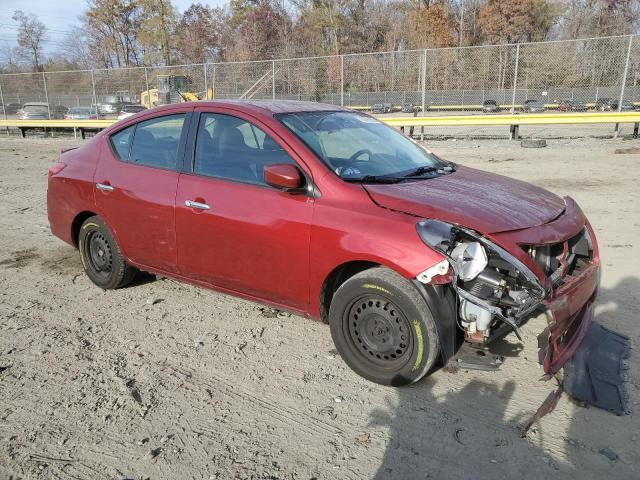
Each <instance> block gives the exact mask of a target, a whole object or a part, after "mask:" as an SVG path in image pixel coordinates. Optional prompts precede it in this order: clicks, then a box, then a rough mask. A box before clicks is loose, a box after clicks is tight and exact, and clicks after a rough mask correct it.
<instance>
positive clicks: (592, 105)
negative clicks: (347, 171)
mask: <svg viewBox="0 0 640 480" xmlns="http://www.w3.org/2000/svg"><path fill="white" fill-rule="evenodd" d="M633 105H635V106H636V107H640V102H633ZM414 106H415V107H416V108H418V109H419V110H418V111H420V110H422V105H414ZM483 106H484V105H470V104H465V105H432V104H429V105H427V111H429V110H482V107H483ZM498 106H499V107H500V110H505V111H509V110H511V108H512V105H511V104H510V103H509V104H504V105H498ZM584 106H585V107H587V108H595V106H596V104H595V103H593V102H591V103H585V104H584ZM371 107H372V106H371V105H349V106H348V107H347V108H350V109H351V110H371ZM513 107H514V108H515V109H516V110H522V107H523V105H521V104H517V103H516V104H515V105H513ZM559 107H560V104H558V103H545V104H544V108H546V109H547V110H556V109H558V108H559ZM391 109H392V110H393V111H397V112H399V111H400V110H401V109H402V105H392V106H391Z"/></svg>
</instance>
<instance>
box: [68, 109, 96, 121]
mask: <svg viewBox="0 0 640 480" xmlns="http://www.w3.org/2000/svg"><path fill="white" fill-rule="evenodd" d="M64 119H65V120H97V119H98V112H97V110H96V108H95V107H71V108H70V109H69V111H68V112H67V113H65V114H64Z"/></svg>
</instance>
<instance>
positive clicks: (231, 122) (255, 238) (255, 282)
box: [176, 110, 313, 309]
mask: <svg viewBox="0 0 640 480" xmlns="http://www.w3.org/2000/svg"><path fill="white" fill-rule="evenodd" d="M196 117H199V120H198V122H199V123H198V124H196ZM192 129H193V130H194V133H196V132H197V137H196V139H195V151H194V152H193V154H192V158H191V160H192V162H191V165H188V167H187V162H186V160H185V170H186V171H185V173H183V174H182V175H181V176H180V180H179V185H178V192H177V196H176V232H177V241H178V264H179V268H180V271H181V273H182V274H183V275H184V276H187V277H190V278H193V279H195V280H198V281H203V282H206V283H209V284H212V285H215V286H218V287H222V288H225V289H229V290H233V291H235V292H239V293H243V294H246V295H250V296H254V297H258V298H262V299H266V300H269V301H271V302H274V303H279V304H283V305H286V306H290V307H293V308H297V309H304V308H306V307H307V303H308V300H309V285H308V283H309V238H310V225H311V218H312V213H313V198H311V197H310V196H307V195H291V194H288V193H285V192H282V191H280V190H277V189H275V188H272V187H270V186H268V185H266V184H265V182H264V180H263V167H264V166H265V165H267V164H274V163H290V164H294V165H296V166H298V168H299V170H300V171H301V172H306V173H303V175H305V176H306V177H307V178H311V177H310V175H309V172H308V170H306V167H305V166H304V165H303V164H301V163H297V162H296V160H295V159H294V158H295V153H294V152H293V151H292V150H291V149H290V148H289V147H288V146H287V145H286V144H285V143H284V142H282V140H281V139H279V138H278V137H277V136H275V135H274V134H273V132H270V131H269V130H268V127H266V126H265V125H261V124H259V123H257V122H256V120H255V119H252V117H249V116H246V115H242V114H240V113H237V112H235V113H230V112H228V111H224V110H218V111H215V112H208V111H203V112H202V113H200V114H198V113H196V114H194V120H193V126H192ZM188 157H189V155H186V156H185V158H188ZM194 202H195V203H194Z"/></svg>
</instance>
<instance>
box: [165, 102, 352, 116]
mask: <svg viewBox="0 0 640 480" xmlns="http://www.w3.org/2000/svg"><path fill="white" fill-rule="evenodd" d="M178 105H182V106H185V107H187V106H199V107H202V106H211V107H228V108H232V109H235V110H241V111H245V112H247V113H250V112H254V113H260V114H263V115H268V116H273V115H276V114H280V113H300V112H335V111H345V112H351V111H352V110H349V109H347V108H344V107H340V106H338V105H330V104H327V103H318V102H305V101H299V100H206V101H203V100H199V101H197V102H185V103H181V104H175V103H174V104H169V105H163V106H161V107H156V108H155V109H153V111H156V112H160V111H162V110H171V109H173V108H175V107H176V106H178Z"/></svg>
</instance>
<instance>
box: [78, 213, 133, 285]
mask: <svg viewBox="0 0 640 480" xmlns="http://www.w3.org/2000/svg"><path fill="white" fill-rule="evenodd" d="M78 249H79V250H80V259H81V260H82V265H83V267H84V270H85V272H86V273H87V276H88V277H89V278H90V279H91V281H92V282H93V283H95V284H96V285H97V286H99V287H100V288H103V289H105V290H109V289H113V288H119V287H123V286H125V285H127V284H128V283H130V282H131V280H133V278H134V277H135V274H136V272H137V270H136V269H135V268H133V267H131V266H129V265H127V263H126V262H125V260H124V257H123V256H122V254H121V252H120V249H119V248H118V245H117V243H116V242H115V240H114V238H113V235H112V234H111V232H110V231H109V228H108V227H107V225H106V224H105V223H104V222H103V221H102V220H101V219H100V217H97V216H96V217H90V218H88V219H87V220H85V221H84V223H83V224H82V226H81V227H80V235H79V236H78Z"/></svg>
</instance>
